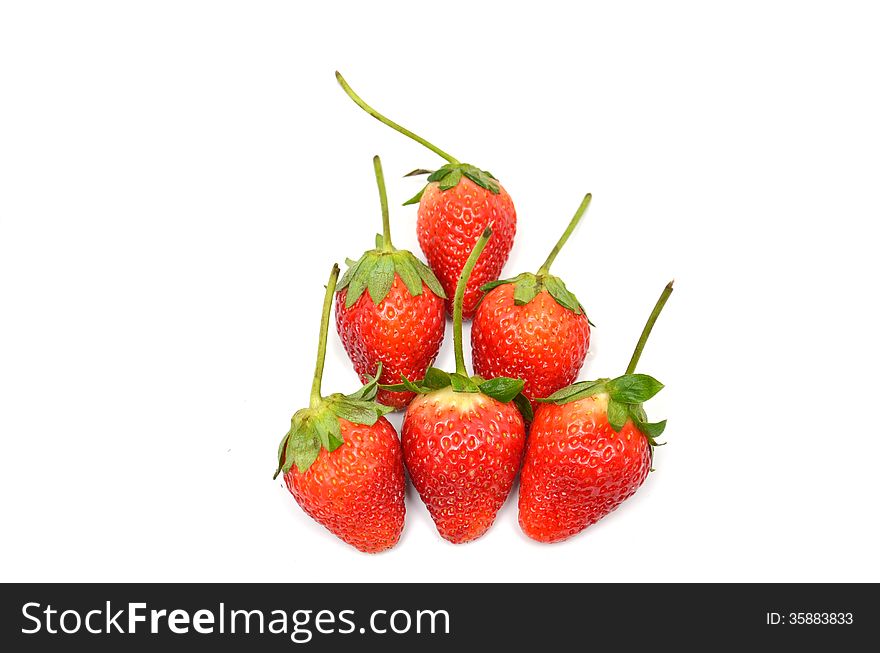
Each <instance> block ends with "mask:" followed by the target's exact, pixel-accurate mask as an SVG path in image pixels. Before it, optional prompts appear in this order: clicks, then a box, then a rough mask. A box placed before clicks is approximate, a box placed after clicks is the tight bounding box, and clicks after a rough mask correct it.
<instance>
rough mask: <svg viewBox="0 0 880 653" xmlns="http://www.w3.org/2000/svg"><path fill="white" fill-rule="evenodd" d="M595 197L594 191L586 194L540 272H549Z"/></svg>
mask: <svg viewBox="0 0 880 653" xmlns="http://www.w3.org/2000/svg"><path fill="white" fill-rule="evenodd" d="M592 199H593V194H592V193H587V194H586V195H585V196H584V200H583V201H582V202H581V205H580V206H579V207H578V210H577V211H576V212H575V214H574V217H573V218H572V219H571V222H569V223H568V226H567V227H566V228H565V232H564V233H563V234H562V237H561V238H560V239H559V241H558V242H557V243H556V245H554V246H553V250H552V251H551V252H550V256H548V257H547V260H546V261H544V265H542V266H541V267H540V268H539V269H538V274H539V275H541V274H547V273H548V272H549V271H550V266H551V265H553V261H555V260H556V255H557V254H559V251H560V250H561V249H562V246H563V245H565V242H566V241H567V240H568V237H569V236H571V233H572V232H573V231H574V228H575V227H577V226H578V222H580V221H581V218H582V217H583V216H584V213H586V212H587V207H588V206H589V205H590V200H592Z"/></svg>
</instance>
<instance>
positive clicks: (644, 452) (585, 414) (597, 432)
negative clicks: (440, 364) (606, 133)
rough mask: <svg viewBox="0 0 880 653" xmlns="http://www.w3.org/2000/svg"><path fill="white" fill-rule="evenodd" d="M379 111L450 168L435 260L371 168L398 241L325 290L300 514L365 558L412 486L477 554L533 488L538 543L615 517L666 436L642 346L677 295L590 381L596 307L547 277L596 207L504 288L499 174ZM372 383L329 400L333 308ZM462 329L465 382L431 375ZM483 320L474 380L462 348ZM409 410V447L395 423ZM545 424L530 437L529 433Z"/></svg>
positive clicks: (431, 232)
mask: <svg viewBox="0 0 880 653" xmlns="http://www.w3.org/2000/svg"><path fill="white" fill-rule="evenodd" d="M336 77H337V79H338V81H339V83H340V85H341V86H342V88H343V89H344V90H345V92H346V93H347V94H348V95H349V97H351V99H352V100H354V102H355V103H357V104H358V106H360V107H361V108H362V109H364V111H366V112H367V113H369V114H370V115H372V116H373V117H374V118H376V119H378V120H380V121H381V122H383V123H385V124H386V125H388V126H390V127H392V128H394V129H395V130H397V131H399V132H401V133H403V134H405V135H406V136H409V137H410V138H412V139H414V140H416V141H418V142H419V143H421V144H423V145H424V146H426V147H427V148H429V149H430V150H432V151H433V152H435V153H436V154H438V155H439V156H441V157H442V158H444V159H445V160H446V161H447V162H448V163H446V164H445V165H443V166H442V167H440V168H438V169H437V170H435V171H429V170H415V171H413V172H412V173H410V174H411V175H418V174H427V175H428V178H427V182H428V183H427V185H426V186H425V187H424V188H423V189H422V190H421V191H420V192H419V193H418V194H417V195H416V196H415V197H413V198H412V199H411V200H409V202H407V204H414V203H416V202H418V204H419V208H418V224H417V229H418V240H419V244H420V245H421V248H422V251H423V252H424V253H425V256H426V258H427V260H428V265H425V264H424V263H422V262H421V261H420V260H419V259H418V258H417V257H416V256H414V255H413V254H412V253H410V252H408V251H404V250H398V249H396V248H395V247H394V246H393V245H392V242H391V234H390V229H389V218H388V200H387V197H386V193H385V184H384V178H383V175H382V167H381V163H380V161H379V158H378V157H375V158H374V160H373V163H374V167H375V173H376V181H377V183H378V186H379V197H380V200H381V207H382V223H383V233H382V234H380V235H377V236H376V247H375V249H372V250H369V251H367V252H365V253H364V254H363V256H361V257H360V258H359V259H358V260H357V261H351V260H349V261H348V265H349V267H348V270H347V271H346V272H345V274H344V275H343V276H342V278H341V279H340V278H339V268H338V266H336V265H334V266H333V270H332V272H331V274H330V279H329V281H328V283H327V292H326V295H325V299H324V308H323V313H322V319H321V332H320V340H319V347H318V360H317V364H316V370H315V377H314V382H313V384H312V392H311V401H310V404H309V407H308V408H304V409H302V410H300V411H298V412H297V413H296V414H295V415H294V416H293V418H292V419H291V425H290V430H289V431H288V433H287V435H285V437H284V438H283V439H282V441H281V445H280V447H279V450H278V470H277V471H276V476H277V475H278V473H282V472H283V473H284V480H285V482H286V484H287V487H288V488H289V490H290V492H291V493H292V494H293V496H294V498H295V499H296V501H297V503H299V505H300V506H301V507H302V508H303V510H305V511H306V512H307V513H308V514H309V515H310V516H311V517H312V518H314V519H315V520H316V521H318V522H319V523H320V524H322V525H324V526H325V527H326V528H328V529H329V530H330V531H331V532H332V533H334V534H335V535H337V536H338V537H340V538H341V539H342V540H344V541H346V542H348V543H349V544H351V545H353V546H355V547H356V548H358V549H359V550H361V551H365V552H371V553H375V552H379V551H382V550H385V549H388V548H390V547H392V546H394V544H396V542H397V541H398V539H399V538H400V534H401V532H402V530H403V522H404V513H405V506H404V494H405V483H406V480H405V475H404V465H405V466H406V469H407V470H408V471H409V475H410V478H411V479H412V482H413V485H414V486H415V488H416V490H417V491H418V493H419V495H420V496H421V498H422V500H423V501H424V503H425V505H426V506H427V508H428V511H429V512H430V514H431V517H432V518H433V520H434V522H435V523H436V525H437V530H438V531H439V533H440V535H441V536H442V537H444V538H445V539H447V540H449V541H450V542H453V543H463V542H468V541H470V540H473V539H476V538H478V537H480V536H481V535H483V534H484V533H485V532H486V531H487V530H488V529H489V527H490V526H491V525H492V522H493V521H494V520H495V515H496V513H497V512H498V509H499V508H500V507H501V505H502V504H503V503H504V501H505V500H506V498H507V496H508V494H509V493H510V490H511V488H512V486H513V482H514V479H515V477H516V474H517V472H521V475H520V490H519V523H520V526H521V528H522V530H523V531H524V532H525V534H526V535H528V536H529V537H531V538H533V539H535V540H538V541H540V542H557V541H560V540H564V539H566V538H568V537H571V536H572V535H574V534H576V533H578V532H580V531H582V530H583V529H584V528H586V527H587V526H589V525H590V524H593V523H595V522H596V521H597V520H599V519H601V518H602V517H603V516H605V515H607V514H608V513H609V512H611V511H612V510H614V509H615V508H616V507H617V506H618V505H620V503H621V502H622V501H624V500H625V499H627V498H628V497H630V496H631V495H632V494H633V493H634V492H635V491H636V490H637V489H638V488H639V486H640V485H641V484H642V483H643V482H644V480H645V478H646V477H647V475H648V471H649V470H650V468H651V461H652V456H653V447H654V446H657V444H658V443H657V441H656V438H657V437H658V436H659V435H660V434H661V433H662V432H663V429H664V427H665V426H666V422H665V420H664V421H662V422H649V421H648V418H647V416H646V415H645V410H644V408H643V407H642V404H643V403H644V402H645V401H647V400H648V399H650V398H651V397H653V396H654V395H655V394H656V393H657V392H658V391H659V390H660V389H661V388H662V387H663V386H662V384H661V383H659V382H658V381H657V380H656V379H654V378H652V377H650V376H648V375H645V374H636V373H635V367H636V364H637V363H638V360H639V357H640V355H641V352H642V348H643V347H644V345H645V341H646V340H647V338H648V335H649V334H650V331H651V328H652V327H653V325H654V321H655V320H656V319H657V316H658V315H659V313H660V311H661V310H662V308H663V305H664V304H665V303H666V300H667V298H668V297H669V294H670V293H671V292H672V283H670V284H669V285H667V286H666V288H665V289H664V290H663V293H662V295H661V296H660V299H659V300H658V302H657V304H656V306H655V307H654V310H653V311H652V313H651V315H650V318H649V320H648V322H647V324H646V325H645V328H644V330H643V332H642V335H641V338H640V339H639V342H638V345H637V346H636V349H635V352H634V354H633V357H632V360H631V361H630V363H629V366H628V367H627V369H626V372H625V373H624V374H623V375H622V376H618V377H616V378H613V379H610V378H601V379H597V380H595V381H582V382H579V383H575V380H576V378H577V376H578V374H579V372H580V370H581V367H582V365H583V363H584V359H585V358H586V355H587V349H588V348H589V344H590V322H589V320H588V319H587V315H586V313H585V311H584V308H583V306H581V303H580V302H579V301H578V299H577V298H576V297H575V295H574V294H573V293H572V292H571V291H570V290H568V288H567V287H566V285H565V284H564V283H563V282H562V280H561V279H560V278H559V277H555V276H553V275H551V274H550V266H551V265H552V263H553V261H554V259H555V258H556V255H557V254H558V253H559V251H560V249H561V248H562V246H563V245H564V244H565V242H566V240H567V239H568V237H569V235H571V232H572V231H573V230H574V228H575V226H576V225H577V223H578V222H579V220H580V219H581V217H582V216H583V214H584V212H585V211H586V209H587V206H588V205H589V203H590V195H587V196H586V197H585V198H584V200H583V202H581V205H580V206H579V207H578V210H577V212H576V213H575V215H574V217H573V218H572V220H571V222H570V223H569V224H568V227H567V228H566V230H565V232H564V233H563V235H562V237H561V238H560V239H559V241H558V243H557V244H556V245H555V247H554V248H553V250H552V251H551V253H550V255H549V256H548V257H547V260H546V261H545V262H544V264H543V265H542V266H541V267H540V268H539V269H538V271H537V273H535V274H532V273H529V272H524V273H522V274H520V275H518V276H516V277H514V278H511V279H506V280H498V277H499V276H500V274H501V269H502V267H503V266H504V263H505V262H506V260H507V257H508V254H509V253H510V249H511V247H512V245H513V238H514V234H515V232H516V212H515V210H514V207H513V202H512V201H511V199H510V196H509V195H508V194H507V192H506V191H505V190H504V188H503V187H502V186H501V184H500V183H499V182H498V180H497V179H496V178H495V176H494V175H492V174H491V173H489V172H487V171H485V170H481V169H479V168H477V167H475V166H473V165H470V164H467V163H461V162H459V161H458V160H457V159H455V158H453V157H452V156H450V155H448V154H447V153H446V152H444V151H442V150H440V149H439V148H437V147H436V146H434V145H432V144H431V143H429V142H427V141H425V140H424V139H422V138H421V137H419V136H417V135H416V134H413V133H412V132H410V131H409V130H407V129H405V128H403V127H401V126H400V125H398V124H396V123H394V122H392V121H391V120H389V119H387V118H386V117H385V116H383V115H381V114H379V113H378V112H376V111H375V110H374V109H373V108H371V107H370V106H369V105H367V104H366V103H365V102H364V101H363V100H362V99H361V98H360V97H358V95H357V94H355V92H354V91H353V90H352V89H351V88H350V87H349V86H348V84H347V83H346V81H345V80H344V79H343V78H342V76H341V75H340V74H339V73H336ZM334 296H335V305H336V329H337V331H338V333H339V336H340V338H341V340H342V343H343V345H344V346H345V350H346V351H347V352H348V355H349V356H350V357H351V359H352V362H353V363H354V368H355V370H356V371H357V372H358V374H359V375H360V377H361V381H362V382H364V383H365V384H366V385H364V386H363V387H362V388H361V389H360V390H358V391H357V392H355V393H354V394H350V395H341V394H331V395H329V396H324V395H323V394H322V393H321V378H322V374H323V368H324V356H325V352H326V346H327V331H328V326H329V322H330V311H331V308H332V305H333V303H334ZM447 312H449V313H451V314H452V322H453V340H454V349H455V371H454V372H444V371H442V370H439V369H437V368H434V367H432V366H431V365H432V363H433V362H434V360H435V358H436V357H437V354H438V352H439V350H440V344H441V343H442V341H443V336H444V332H445V330H446V313H447ZM464 318H469V319H472V320H473V324H472V329H471V342H472V349H473V364H474V369H475V371H476V375H475V376H471V375H469V374H468V372H467V369H466V367H465V360H464V354H463V350H462V320H463V319H464ZM403 408H406V414H405V417H404V421H403V430H402V437H401V438H400V440H398V437H397V433H396V432H395V430H394V427H393V426H392V425H391V424H390V423H389V422H388V420H387V419H386V418H385V417H384V415H385V414H386V413H388V412H390V411H392V410H399V409H403ZM529 425H530V426H529Z"/></svg>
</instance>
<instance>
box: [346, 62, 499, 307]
mask: <svg viewBox="0 0 880 653" xmlns="http://www.w3.org/2000/svg"><path fill="white" fill-rule="evenodd" d="M336 79H337V80H338V81H339V84H340V85H341V86H342V88H343V90H345V92H346V93H347V94H348V96H349V97H350V98H351V99H352V100H354V102H355V103H356V104H357V105H358V106H359V107H360V108H361V109H363V110H364V111H366V112H367V113H368V114H370V115H371V116H373V117H374V118H376V119H377V120H379V121H380V122H382V123H384V124H386V125H388V126H389V127H391V128H392V129H394V130H396V131H398V132H400V133H401V134H403V135H405V136H408V137H409V138H411V139H413V140H414V141H416V142H417V143H421V144H422V145H424V146H425V147H427V148H428V149H429V150H431V151H432V152H434V153H435V154H437V155H439V156H441V157H442V158H443V159H445V160H446V161H448V163H447V164H446V165H444V166H442V167H441V168H439V169H437V170H434V171H431V170H421V169H419V170H413V171H412V172H411V173H409V175H407V176H411V175H419V174H428V175H429V176H428V184H427V185H426V186H425V187H424V188H423V189H422V190H421V191H419V192H418V193H417V194H416V196H415V197H413V198H412V199H410V200H409V201H407V202H405V205H406V204H415V203H416V202H418V203H419V217H418V225H417V227H418V234H419V245H421V247H422V251H423V252H424V253H425V257H426V258H427V259H428V264H429V265H430V266H431V268H432V269H433V270H434V272H435V273H436V274H437V277H438V278H439V279H440V283H441V284H443V288H444V290H445V291H446V294H447V295H448V296H450V297H451V296H452V294H453V293H454V292H455V286H456V283H457V282H458V279H459V277H460V276H461V271H462V268H464V263H465V261H466V260H467V258H468V254H470V252H471V250H472V249H473V247H474V244H475V243H476V242H477V239H478V238H479V237H480V234H481V233H483V230H484V229H485V228H486V227H487V226H489V224H492V228H493V231H494V232H495V234H496V235H495V237H494V238H492V242H490V243H489V245H488V246H487V247H486V252H485V254H484V255H483V257H482V258H481V259H480V261H479V263H478V265H477V267H476V269H475V270H474V271H473V274H472V275H471V278H470V281H468V285H467V290H466V291H465V295H464V307H463V316H464V317H465V318H468V319H470V318H471V317H473V314H474V311H475V310H476V307H477V303H478V302H479V301H480V297H482V296H483V293H482V291H481V290H480V287H481V286H483V285H484V284H486V283H489V282H490V281H494V280H495V279H497V278H498V276H499V275H500V274H501V268H503V267H504V263H505V262H506V261H507V257H508V256H509V255H510V249H511V247H513V237H514V235H515V234H516V210H515V209H514V208H513V202H512V201H511V199H510V195H508V194H507V191H505V190H504V188H502V187H501V184H500V183H499V182H498V180H497V179H496V178H495V177H494V176H493V175H492V174H491V173H490V172H487V171H485V170H481V169H480V168H477V167H476V166H473V165H470V164H469V163H461V162H460V161H459V160H458V159H456V158H454V157H452V156H450V155H449V154H447V153H446V152H444V151H443V150H441V149H440V148H438V147H436V146H435V145H433V144H431V143H429V142H428V141H426V140H425V139H423V138H421V137H420V136H417V135H416V134H414V133H412V132H411V131H409V130H408V129H405V128H404V127H401V126H400V125H398V124H397V123H395V122H393V121H391V120H389V119H388V118H386V117H385V116H383V115H382V114H380V113H379V112H378V111H376V110H375V109H373V108H372V107H371V106H369V105H368V104H367V103H366V102H364V101H363V100H362V99H361V98H360V97H359V96H358V95H357V94H356V93H355V92H354V91H353V90H352V89H351V87H350V86H349V85H348V83H347V82H346V81H345V80H344V79H343V78H342V75H340V74H339V73H338V72H337V73H336ZM446 310H447V312H448V313H449V314H450V315H451V314H452V310H453V308H452V302H451V301H450V300H448V299H447V301H446Z"/></svg>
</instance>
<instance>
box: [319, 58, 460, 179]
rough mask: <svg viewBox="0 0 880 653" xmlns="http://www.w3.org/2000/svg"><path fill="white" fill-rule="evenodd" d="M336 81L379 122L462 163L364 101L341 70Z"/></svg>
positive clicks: (437, 152) (449, 159) (337, 73)
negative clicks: (341, 73)
mask: <svg viewBox="0 0 880 653" xmlns="http://www.w3.org/2000/svg"><path fill="white" fill-rule="evenodd" d="M336 81H338V82H339V85H340V86H341V87H342V90H343V91H345V93H346V95H348V97H350V98H351V99H352V100H354V103H355V104H356V105H358V106H359V107H360V108H361V109H363V110H364V111H366V112H367V113H369V114H370V115H371V116H373V117H374V118H375V119H376V120H378V121H379V122H381V123H383V124H386V125H388V126H389V127H391V129H393V130H395V131H398V132H400V133H401V134H403V135H404V136H408V137H409V138H411V139H413V140H414V141H415V142H416V143H421V144H422V145H424V146H425V147H427V148H428V149H429V150H431V151H432V152H434V154H437V155H439V156H441V157H443V158H444V159H446V160H447V161H449V163H461V162H460V161H459V160H458V159H456V158H455V157H453V156H451V155H449V154H447V153H446V152H444V151H443V150H441V149H440V148H439V147H437V146H436V145H434V144H433V143H429V142H428V141H426V140H425V139H424V138H422V137H421V136H418V135H416V134H413V133H412V132H411V131H410V130H408V129H407V128H406V127H401V126H400V125H398V124H397V123H396V122H394V121H392V120H389V119H388V118H386V117H385V116H383V115H382V114H381V113H379V112H378V111H376V110H375V109H374V108H373V107H371V106H370V105H369V104H367V103H366V102H364V101H363V100H362V99H361V98H360V96H359V95H358V94H357V93H355V92H354V91H353V90H352V88H351V86H349V85H348V82H346V81H345V79H344V78H343V77H342V75H340V74H339V71H336Z"/></svg>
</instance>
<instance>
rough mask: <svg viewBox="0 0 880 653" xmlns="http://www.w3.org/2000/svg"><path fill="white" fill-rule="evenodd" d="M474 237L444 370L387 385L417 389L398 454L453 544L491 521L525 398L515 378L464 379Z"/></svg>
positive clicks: (521, 431) (513, 469) (503, 491)
mask: <svg viewBox="0 0 880 653" xmlns="http://www.w3.org/2000/svg"><path fill="white" fill-rule="evenodd" d="M491 233H492V232H491V229H490V228H487V229H486V230H485V232H484V233H483V235H482V236H481V237H480V238H479V240H477V244H476V245H475V246H474V249H473V251H472V252H471V255H470V257H468V260H467V262H466V264H465V266H464V269H463V270H462V275H461V278H460V279H459V282H458V287H457V289H456V293H455V312H454V316H453V332H454V334H455V337H454V342H455V365H456V371H455V372H454V373H452V374H448V373H446V372H442V371H440V370H438V369H436V368H433V367H432V368H430V369H428V371H427V373H426V374H425V378H424V379H422V380H421V381H418V382H415V383H413V382H411V381H409V380H407V379H406V378H404V380H403V384H401V386H399V387H395V388H394V389H400V388H408V389H410V390H412V391H414V392H418V393H419V396H418V397H416V398H415V399H414V400H413V402H412V403H411V404H410V405H409V408H408V409H407V411H406V417H405V418H404V421H403V431H402V438H401V439H402V442H403V456H404V460H405V461H406V466H407V469H408V470H409V474H410V478H412V481H413V485H414V486H415V488H416V490H417V491H418V493H419V496H421V498H422V501H424V502H425V505H426V506H427V507H428V511H429V512H430V513H431V517H432V518H433V519H434V522H435V523H436V524H437V530H438V531H439V532H440V535H441V536H442V537H444V538H445V539H447V540H449V541H450V542H453V543H456V544H460V543H462V542H469V541H470V540H473V539H476V538H478V537H480V536H481V535H482V534H483V533H485V532H486V531H487V530H488V528H489V527H490V526H491V525H492V522H493V521H494V520H495V515H496V513H497V512H498V509H499V508H500V507H501V505H502V504H503V503H504V500H505V499H506V498H507V495H508V494H509V493H510V489H511V487H512V485H513V479H514V477H515V476H516V473H517V471H518V470H519V465H520V461H521V459H522V452H523V447H524V445H525V438H526V433H525V421H524V419H523V415H521V414H520V410H524V411H526V413H527V414H529V415H530V413H531V409H530V406H529V402H528V401H527V400H526V399H525V397H523V396H522V394H520V393H521V390H522V387H523V382H522V381H521V380H517V379H509V378H497V379H492V380H489V381H484V380H483V379H480V378H478V377H469V376H468V374H467V370H466V368H465V364H464V354H463V352H462V339H461V321H462V317H461V312H462V311H461V307H462V298H463V296H464V292H465V286H466V284H467V279H468V275H470V273H471V271H472V270H473V268H474V265H475V263H476V262H477V258H478V257H479V256H480V252H481V251H482V250H483V248H484V247H485V245H486V241H487V240H488V238H489V236H490V235H491Z"/></svg>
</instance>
